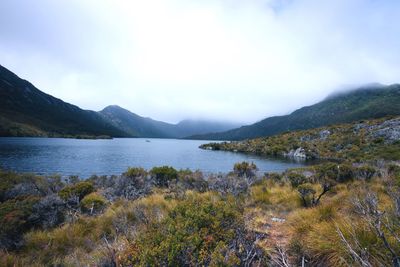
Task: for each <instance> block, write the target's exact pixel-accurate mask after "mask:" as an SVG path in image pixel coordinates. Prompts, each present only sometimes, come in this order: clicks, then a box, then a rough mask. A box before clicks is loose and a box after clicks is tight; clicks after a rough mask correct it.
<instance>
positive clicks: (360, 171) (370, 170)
mask: <svg viewBox="0 0 400 267" xmlns="http://www.w3.org/2000/svg"><path fill="white" fill-rule="evenodd" d="M356 173H357V177H359V178H361V179H364V180H371V178H372V177H373V176H374V175H375V173H376V170H375V168H374V167H372V166H369V165H363V166H361V167H358V168H357V170H356Z"/></svg>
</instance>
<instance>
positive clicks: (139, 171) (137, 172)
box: [124, 167, 147, 178]
mask: <svg viewBox="0 0 400 267" xmlns="http://www.w3.org/2000/svg"><path fill="white" fill-rule="evenodd" d="M146 174H147V173H146V170H145V169H143V168H136V167H134V168H131V167H130V168H128V170H127V171H126V172H124V175H125V176H127V177H130V178H135V177H140V176H145V175H146Z"/></svg>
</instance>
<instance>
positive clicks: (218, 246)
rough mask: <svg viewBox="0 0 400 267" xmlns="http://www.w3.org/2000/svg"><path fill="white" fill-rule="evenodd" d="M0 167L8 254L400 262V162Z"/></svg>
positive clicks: (190, 261)
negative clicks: (45, 170)
mask: <svg viewBox="0 0 400 267" xmlns="http://www.w3.org/2000/svg"><path fill="white" fill-rule="evenodd" d="M255 174H256V166H255V165H254V164H251V163H246V162H243V163H240V164H236V165H235V166H234V170H233V171H232V172H231V173H229V174H226V175H210V176H207V177H204V176H203V174H201V173H200V172H191V171H188V170H181V171H177V170H175V169H173V168H171V167H166V166H164V167H158V168H154V169H152V170H150V171H146V170H144V169H141V168H130V169H128V170H127V172H125V173H124V174H122V175H120V176H110V177H106V176H102V177H97V176H93V177H91V178H90V179H88V180H86V181H80V180H79V179H78V178H77V177H70V178H69V179H67V180H66V181H63V180H62V179H60V177H57V176H54V177H42V176H35V175H26V174H16V173H12V172H5V171H3V172H1V173H0V178H1V187H0V200H1V204H0V224H1V228H0V246H1V249H2V252H1V254H0V255H1V262H0V264H1V266H49V265H50V266H180V265H186V266H198V265H205V266H298V265H301V263H302V262H303V263H304V264H305V266H349V265H354V266H391V265H393V266H399V265H398V264H399V255H400V239H399V236H400V166H399V165H396V164H393V163H391V164H389V163H388V164H384V165H381V166H377V165H375V166H372V165H352V164H339V165H338V164H336V163H324V164H321V165H316V166H313V167H307V168H301V169H294V170H289V171H287V172H285V173H282V174H276V173H271V174H266V175H264V176H256V175H255Z"/></svg>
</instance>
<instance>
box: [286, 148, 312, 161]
mask: <svg viewBox="0 0 400 267" xmlns="http://www.w3.org/2000/svg"><path fill="white" fill-rule="evenodd" d="M284 156H285V157H288V158H297V159H306V158H307V155H306V151H305V150H304V148H302V147H299V148H297V149H296V150H294V149H291V150H290V151H289V153H284Z"/></svg>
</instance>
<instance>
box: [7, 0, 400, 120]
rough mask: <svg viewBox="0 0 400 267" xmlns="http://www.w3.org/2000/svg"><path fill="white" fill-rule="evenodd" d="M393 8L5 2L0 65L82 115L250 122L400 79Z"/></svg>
mask: <svg viewBox="0 0 400 267" xmlns="http://www.w3.org/2000/svg"><path fill="white" fill-rule="evenodd" d="M398 14H400V2H399V1H374V0H335V1H317V0H303V1H297V0H269V1H268V0H265V1H262V0H250V1H239V0H232V1H227V0H217V1H188V0H186V1H183V0H169V1H166V0H149V1H128V0H119V1H111V0H103V1H95V0H88V1H79V0H68V1H67V0H63V1H62V0H60V1H52V0H38V1H23V0H3V1H1V2H0V40H1V41H0V59H1V60H0V64H1V65H3V66H5V67H6V68H9V69H10V70H12V71H13V72H15V73H16V74H17V75H19V76H20V77H22V78H24V79H27V80H29V81H30V82H32V83H33V84H34V85H36V86H37V87H38V88H39V89H40V90H42V91H44V92H46V93H49V94H51V95H53V96H56V97H58V98H61V99H63V100H64V101H67V102H70V103H73V104H75V105H78V106H80V107H82V108H84V109H93V110H101V109H103V108H104V107H105V106H107V105H111V104H117V105H120V106H122V107H124V108H127V109H129V110H130V111H132V112H134V113H137V114H139V115H142V116H146V117H152V118H154V119H157V120H163V121H167V122H172V123H176V122H178V121H180V120H183V119H210V120H213V121H218V120H225V121H236V122H242V123H252V122H255V121H257V120H260V119H262V118H265V117H268V116H272V115H282V114H286V113H289V112H291V111H293V110H294V109H296V108H299V107H301V106H304V105H310V104H313V103H315V102H317V101H319V100H321V99H323V98H325V97H326V96H327V95H329V94H331V93H332V92H335V91H336V90H342V89H343V88H352V87H357V86H359V85H364V84H369V83H375V82H378V83H382V84H391V83H396V82H398V81H399V74H400V53H399V52H398V48H399V47H400V27H398Z"/></svg>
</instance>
